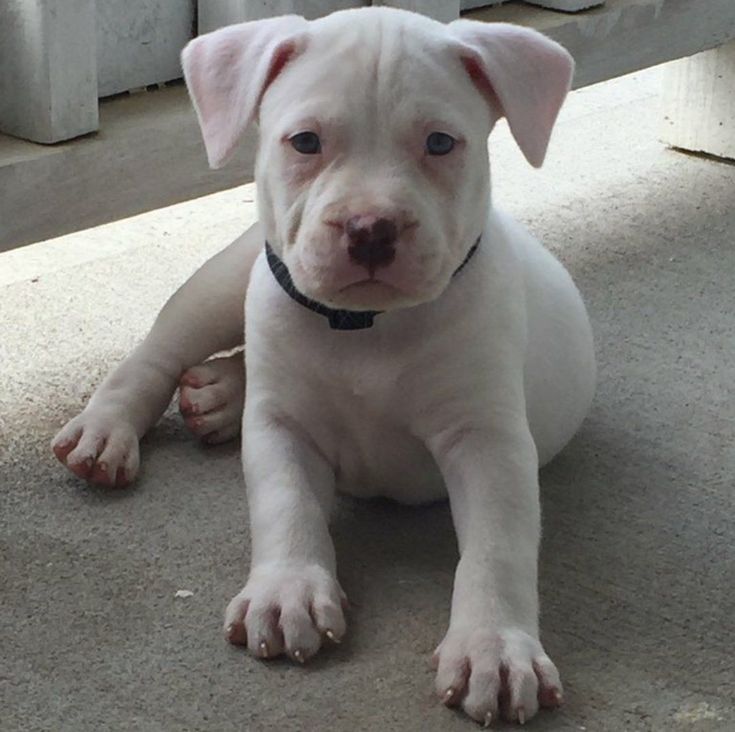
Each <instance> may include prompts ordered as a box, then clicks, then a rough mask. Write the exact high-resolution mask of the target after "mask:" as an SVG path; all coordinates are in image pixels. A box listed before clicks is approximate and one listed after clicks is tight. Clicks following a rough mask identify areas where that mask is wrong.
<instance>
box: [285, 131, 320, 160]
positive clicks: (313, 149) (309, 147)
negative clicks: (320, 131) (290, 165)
mask: <svg viewBox="0 0 735 732" xmlns="http://www.w3.org/2000/svg"><path fill="white" fill-rule="evenodd" d="M288 141H289V142H290V143H291V146H292V147H293V149H294V150H296V152H300V153H301V154H302V155H316V154H317V153H320V152H321V151H322V142H321V140H320V139H319V135H317V134H316V132H299V133H297V134H296V135H294V136H293V137H289V138H288Z"/></svg>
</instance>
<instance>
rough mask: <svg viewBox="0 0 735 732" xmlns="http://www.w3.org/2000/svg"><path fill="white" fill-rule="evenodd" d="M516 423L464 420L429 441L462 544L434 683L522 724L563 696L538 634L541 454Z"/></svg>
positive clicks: (488, 715)
mask: <svg viewBox="0 0 735 732" xmlns="http://www.w3.org/2000/svg"><path fill="white" fill-rule="evenodd" d="M516 423H517V424H516V425H515V427H509V428H504V429H497V428H493V427H492V426H485V425H482V426H479V427H478V426H472V427H466V426H465V427H460V428H456V429H452V430H450V431H446V432H444V433H442V434H439V435H436V436H434V437H433V438H432V439H430V440H429V447H430V449H431V451H432V453H433V455H434V457H435V459H436V460H437V463H438V465H439V466H440V468H441V470H442V473H443V475H444V479H445V481H446V484H447V490H448V492H449V500H450V504H451V509H452V517H453V520H454V525H455V529H456V531H457V539H458V544H459V552H460V560H459V564H458V566H457V571H456V574H455V581H454V592H453V595H452V611H451V619H450V623H449V629H448V630H447V634H446V636H445V637H444V640H443V641H442V642H441V644H440V645H439V647H438V648H437V650H436V652H435V661H436V663H437V676H436V688H437V692H438V693H439V695H440V697H441V698H442V699H443V700H444V702H445V703H447V704H450V705H459V704H461V705H462V707H463V709H464V710H465V711H466V712H467V714H469V715H470V716H471V717H472V718H473V719H476V720H478V721H480V722H484V723H485V724H489V723H490V721H492V720H493V719H495V718H497V717H498V716H500V715H502V716H504V717H505V718H506V719H508V720H510V721H519V722H521V723H523V722H525V720H527V719H530V718H531V717H532V716H533V715H534V714H535V713H536V711H537V710H538V707H539V704H541V705H543V706H548V707H555V706H558V705H559V704H560V702H561V693H562V691H561V682H560V680H559V674H558V672H557V670H556V667H555V666H554V664H553V663H552V662H551V660H550V659H549V657H548V656H547V655H546V653H545V652H544V650H543V648H542V646H541V643H540V642H539V637H538V590H537V559H538V545H539V539H540V508H539V495H538V460H537V456H536V448H535V445H534V443H533V439H532V437H531V434H530V432H529V430H528V427H527V424H526V420H525V416H524V417H523V418H520V417H519V418H518V419H517V420H516Z"/></svg>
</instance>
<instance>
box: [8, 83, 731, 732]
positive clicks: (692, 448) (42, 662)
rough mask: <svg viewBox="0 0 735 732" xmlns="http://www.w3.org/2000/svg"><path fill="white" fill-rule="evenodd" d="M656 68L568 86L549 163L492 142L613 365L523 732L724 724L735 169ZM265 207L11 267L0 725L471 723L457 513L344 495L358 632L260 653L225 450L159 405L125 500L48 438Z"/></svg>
mask: <svg viewBox="0 0 735 732" xmlns="http://www.w3.org/2000/svg"><path fill="white" fill-rule="evenodd" d="M658 82H659V77H658V72H657V71H656V70H654V71H651V72H647V73H645V74H640V75H638V76H636V77H631V78H627V79H622V80H619V81H616V82H613V83H611V84H608V85H605V86H604V87H595V88H590V89H588V90H584V91H582V92H578V93H575V95H574V96H573V98H572V99H571V101H570V103H569V105H568V107H567V108H566V110H565V112H564V114H563V117H562V121H561V124H560V127H559V130H558V133H557V134H556V135H555V138H554V140H553V143H552V148H551V155H550V159H549V161H548V165H547V166H546V167H545V168H544V169H543V170H542V171H538V172H537V171H532V170H531V169H529V168H527V167H526V166H525V164H524V163H523V161H522V157H521V155H520V153H519V152H518V151H517V150H515V149H514V148H513V146H512V145H511V143H510V141H509V139H508V135H507V132H506V131H505V130H500V134H499V135H498V136H497V139H496V140H494V141H493V143H492V144H491V147H492V148H493V166H494V173H495V181H496V191H497V197H498V199H499V201H500V202H501V203H502V204H503V205H504V206H505V207H506V208H509V209H511V210H512V211H513V212H514V213H515V214H517V215H518V216H519V217H520V218H521V219H523V220H524V221H526V222H527V223H528V224H529V225H530V226H531V227H532V228H533V229H534V230H535V231H536V232H537V233H538V234H539V235H541V236H542V237H543V238H544V240H545V241H546V242H547V244H548V245H549V246H550V247H551V248H552V249H553V250H554V251H555V252H558V253H559V254H560V256H561V257H562V259H563V260H564V261H565V262H566V264H567V265H568V266H569V268H570V269H571V271H572V272H573V274H574V276H575V277H576V279H577V281H578V283H579V285H580V287H581V289H582V291H583V292H584V295H585V297H586V299H587V302H588V303H589V308H590V312H591V315H592V320H593V323H594V328H595V332H596V339H597V347H598V354H599V362H600V386H599V392H598V395H597V398H596V401H595V404H594V408H593V410H592V413H591V414H590V416H589V419H588V420H587V422H586V423H585V425H584V427H583V429H582V430H581V432H580V433H579V435H578V436H577V437H576V438H575V440H574V442H573V443H572V444H571V445H570V446H569V448H568V449H567V450H566V451H565V452H564V453H563V454H562V455H561V456H560V457H559V458H558V459H557V460H556V461H555V462H553V463H552V464H551V465H550V466H549V467H548V468H547V469H545V470H544V471H543V473H542V477H541V482H542V487H543V511H544V541H543V547H542V556H541V596H542V607H543V618H542V632H543V638H544V641H545V643H546V646H547V649H548V650H549V652H550V654H551V655H553V657H554V658H555V659H556V662H557V664H558V666H559V668H560V670H561V673H562V676H563V678H564V681H565V685H566V704H565V706H564V708H563V709H562V710H561V711H560V712H558V713H554V714H550V713H544V714H542V715H541V716H540V717H539V718H538V719H537V720H535V721H534V722H533V724H532V725H529V726H530V728H531V729H537V730H589V731H590V732H597V731H599V730H602V731H609V732H620V731H621V730H636V731H637V730H655V731H659V730H660V731H662V732H663V731H668V730H674V731H677V730H723V731H724V730H733V729H735V703H734V702H733V690H734V687H735V671H734V667H733V663H734V662H733V631H734V630H735V627H734V621H733V617H734V616H735V594H734V585H735V583H734V581H733V580H734V579H735V528H733V515H734V514H735V511H734V509H735V505H734V504H735V491H734V490H733V474H734V472H735V454H734V452H735V451H734V447H733V446H734V445H735V439H734V438H735V400H734V399H733V392H734V391H735V388H734V387H733V383H735V340H734V336H735V332H734V331H735V290H734V288H733V282H734V281H735V167H733V166H730V165H725V164H722V163H718V162H715V161H712V160H709V159H704V158H697V157H691V156H684V155H681V154H679V153H675V152H672V151H668V150H666V149H665V148H664V147H663V146H661V145H660V144H659V143H658V142H657V141H656V130H657V128H658V123H659V118H658V110H657V100H656V98H655V96H654V95H655V92H656V91H657V90H658ZM252 195H253V192H252V189H251V188H249V187H247V188H242V189H236V190H234V191H231V192H228V193H226V194H217V195H216V196H213V197H209V198H207V199H200V200H198V201H194V202H191V203H189V204H182V205H179V206H176V207H174V208H172V209H169V210H165V211H157V212H153V213H151V214H146V215H145V216H142V217H138V218H137V219H135V220H130V221H127V222H119V223H117V224H111V225H108V226H105V227H101V228H100V229H97V230H92V231H88V232H82V233H81V234H77V235H72V236H67V237H64V238H63V239H60V240H57V241H52V242H46V243H44V244H40V245H36V246H34V247H30V248H28V249H22V250H17V251H14V252H9V253H7V254H3V255H0V278H2V279H0V283H1V286H2V290H0V293H1V294H0V364H1V367H0V368H1V369H2V381H1V382H0V432H2V440H1V441H0V482H1V483H2V490H0V559H1V561H2V568H1V569H0V579H1V590H0V728H1V729H2V730H3V732H16V731H21V730H22V731H24V732H25V731H27V730H69V731H74V732H86V731H88V730H89V731H91V730H213V731H216V732H220V731H226V730H252V731H253V732H260V731H261V730H336V731H341V730H345V731H347V730H350V731H353V730H380V731H381V732H383V731H387V730H398V731H404V730H405V731H409V732H411V731H413V730H416V731H417V732H418V731H419V730H421V731H424V730H425V731H429V732H433V731H436V732H439V731H442V732H444V731H450V730H470V729H474V728H475V727H474V725H473V724H472V723H470V722H469V721H467V720H465V719H463V718H462V717H461V716H460V715H458V714H456V713H452V712H449V711H447V710H445V709H443V708H442V707H441V705H440V704H439V703H438V702H437V701H436V700H435V699H434V697H433V695H432V671H431V669H430V667H429V655H430V653H431V651H432V649H433V648H434V646H435V644H436V643H437V642H438V641H439V640H440V638H441V636H442V633H443V630H444V627H445V623H446V620H447V614H448V609H449V595H450V589H451V581H452V569H453V565H454V562H455V560H456V549H455V544H454V536H453V532H452V528H451V521H450V517H449V513H448V510H447V507H446V506H444V505H437V506H432V507H428V508H420V509H415V508H414V509H408V508H403V507H399V506H396V505H393V504H390V503H387V502H370V503H368V502H359V501H352V500H344V501H343V502H342V503H341V504H340V508H339V512H338V515H337V517H336V521H335V524H334V535H335V540H336V544H337V547H338V556H339V570H340V576H341V580H342V582H343V584H344V587H345V588H346V590H347V592H348V593H349V595H351V597H352V598H353V600H354V604H355V607H354V609H353V610H352V612H351V614H350V617H349V621H350V634H349V640H348V641H347V642H345V643H344V644H343V645H342V646H340V647H339V648H332V649H330V650H328V651H327V652H326V653H324V654H323V655H322V656H320V657H319V658H318V659H317V660H315V662H314V663H311V664H309V665H308V666H306V667H304V668H301V667H294V666H292V665H290V664H288V663H285V662H274V663H267V664H264V663H261V662H259V661H256V660H253V659H251V658H249V657H247V656H246V655H245V654H244V653H243V652H242V651H240V650H238V649H236V648H232V647H229V646H228V645H227V644H226V643H225V642H224V641H223V639H222V635H221V631H220V624H221V618H222V611H223V608H224V605H225V603H226V601H227V600H228V599H229V597H230V596H231V595H232V593H234V592H235V591H236V590H238V589H239V587H240V585H241V583H242V582H243V580H244V577H245V571H246V566H247V564H246V561H247V551H248V550H247V528H246V527H247V510H246V506H245V500H244V491H243V486H242V483H241V479H240V470H239V466H238V461H237V446H236V445H228V446H223V447H220V448H216V449H204V448H202V447H199V446H197V445H196V444H195V443H194V442H193V440H192V439H190V438H189V437H188V436H187V433H186V432H185V430H184V429H183V428H182V424H181V421H180V419H179V418H178V417H177V416H176V415H175V414H173V413H171V414H169V415H168V416H167V417H166V418H165V419H164V420H163V421H162V423H161V424H160V426H159V427H158V428H157V429H155V431H154V432H153V433H152V434H151V435H150V436H149V437H148V438H147V439H146V440H145V442H144V446H143V459H144V469H143V473H142V476H141V478H140V480H139V482H138V483H137V485H136V486H135V487H134V488H133V489H132V490H128V491H125V492H110V491H107V490H101V489H97V488H90V487H87V486H85V485H83V484H81V483H80V482H78V481H77V480H76V479H75V478H73V477H72V476H71V475H69V474H67V473H66V472H65V471H64V470H63V469H62V468H61V467H60V466H59V465H57V464H56V463H55V461H54V460H53V458H52V456H51V454H50V452H49V449H48V442H49V440H50V438H51V436H52V435H53V433H54V431H55V430H56V429H57V427H58V426H60V425H61V424H62V422H63V421H64V420H65V419H67V418H69V417H71V416H72V415H73V414H74V413H75V412H76V411H77V410H79V409H80V407H81V406H82V405H83V404H84V402H85V400H86V399H87V398H88V397H89V395H90V394H91V392H92V390H93V388H94V386H95V385H96V384H98V383H99V381H100V379H101V378H102V376H103V375H104V373H105V371H106V370H107V369H108V368H109V367H110V366H111V365H113V364H114V363H116V362H117V361H118V360H119V359H121V358H122V357H123V355H124V354H125V353H126V352H127V351H128V350H129V349H130V348H131V346H132V345H133V344H134V343H135V342H136V341H137V340H138V339H139V338H140V337H141V336H142V335H143V333H144V332H145V331H146V329H147V328H148V326H149V324H150V323H151V321H152V319H153V317H154V316H155V313H156V310H157V309H158V308H159V307H160V306H161V304H162V303H163V302H164V300H165V299H166V297H167V296H168V295H169V294H170V292H171V291H172V289H173V288H174V287H175V286H176V285H177V284H178V283H179V282H180V281H181V280H182V279H183V278H184V277H186V275H187V274H188V273H189V272H191V271H192V270H193V269H194V268H195V267H196V266H197V265H198V263H199V262H201V261H202V260H203V259H204V258H206V257H207V256H209V255H210V254H211V253H212V252H214V251H215V250H217V249H218V248H219V247H220V246H222V245H224V243H226V241H227V240H228V239H229V238H231V237H233V236H234V235H235V234H236V233H237V232H238V231H239V229H240V228H242V227H243V226H244V225H245V223H246V220H247V219H248V217H252V204H251V203H249V201H251V200H252ZM218 216H219V217H221V218H222V224H219V225H217V224H215V221H216V218H217V217H218ZM179 589H187V590H191V591H192V592H193V593H194V594H193V595H192V596H191V597H188V598H177V597H175V593H176V591H177V590H179Z"/></svg>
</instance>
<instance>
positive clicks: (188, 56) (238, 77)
mask: <svg viewBox="0 0 735 732" xmlns="http://www.w3.org/2000/svg"><path fill="white" fill-rule="evenodd" d="M306 25H307V21H306V20H304V19H303V18H302V17H300V16H298V15H284V16H282V17H280V18H268V19H267V20H255V21H252V22H250V23H240V24H238V25H231V26H227V27H225V28H221V29H220V30H216V31H214V32H213V33H206V34H205V35H202V36H199V37H198V38H195V39H194V40H192V41H189V43H188V44H187V45H186V47H185V48H184V50H183V51H182V52H181V65H182V67H183V69H184V78H185V79H186V85H187V87H188V88H189V94H190V96H191V99H192V101H193V102H194V107H195V109H196V112H197V116H198V117H199V126H200V127H201V129H202V137H203V138H204V145H205V147H206V148H207V158H208V159H209V165H210V166H211V167H212V168H220V167H222V166H223V165H224V164H225V163H226V162H227V159H228V158H229V157H230V155H231V154H232V152H233V150H234V149H235V146H236V145H237V142H238V140H239V139H240V136H241V135H242V134H243V132H245V128H246V127H247V126H248V125H249V124H250V123H251V122H252V121H253V118H254V117H255V116H256V114H257V110H258V106H259V104H260V100H261V99H262V97H263V94H264V93H265V90H266V89H267V87H268V85H269V84H270V83H271V82H272V81H273V80H274V79H275V78H276V76H277V75H278V74H279V73H280V71H281V70H282V69H283V67H284V66H285V65H286V63H288V61H289V60H290V59H291V58H293V56H294V55H296V54H298V53H300V52H301V51H302V50H303V48H304V45H305V42H306V38H305V34H304V33H303V31H304V30H305V28H306Z"/></svg>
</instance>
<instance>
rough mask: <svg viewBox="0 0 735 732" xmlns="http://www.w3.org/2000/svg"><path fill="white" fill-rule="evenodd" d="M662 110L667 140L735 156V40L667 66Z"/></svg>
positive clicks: (692, 149)
mask: <svg viewBox="0 0 735 732" xmlns="http://www.w3.org/2000/svg"><path fill="white" fill-rule="evenodd" d="M663 114H664V118H663V124H662V128H661V137H662V139H663V140H664V142H666V143H667V144H668V145H671V146H672V147H678V148H682V149H684V150H691V151H692V152H704V153H707V154H709V155H717V156H718V157H721V158H728V159H730V160H735V41H733V42H731V43H728V44H727V45H726V46H721V47H720V48H716V49H714V50H712V51H706V52H705V53H700V54H698V55H696V56H692V57H691V58H685V59H681V60H680V61H677V62H676V63H675V64H672V65H671V67H669V68H668V69H667V70H666V74H665V77H664V95H663ZM733 205H735V196H734V197H733Z"/></svg>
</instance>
